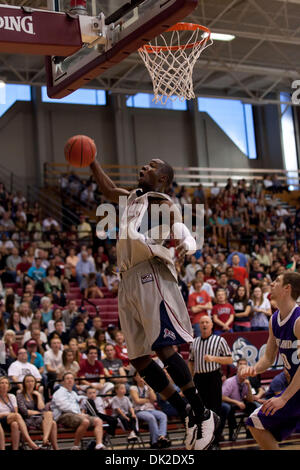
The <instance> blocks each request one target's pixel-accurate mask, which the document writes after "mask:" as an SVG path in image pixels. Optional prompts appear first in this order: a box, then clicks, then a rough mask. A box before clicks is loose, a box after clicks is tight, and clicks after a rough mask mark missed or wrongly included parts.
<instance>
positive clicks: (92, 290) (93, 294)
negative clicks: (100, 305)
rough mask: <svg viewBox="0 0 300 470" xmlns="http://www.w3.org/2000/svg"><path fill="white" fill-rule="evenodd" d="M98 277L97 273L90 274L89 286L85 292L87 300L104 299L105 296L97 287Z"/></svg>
mask: <svg viewBox="0 0 300 470" xmlns="http://www.w3.org/2000/svg"><path fill="white" fill-rule="evenodd" d="M96 280H97V276H96V273H90V274H89V275H88V278H87V286H86V289H85V290H84V298H85V299H99V298H101V299H103V297H104V294H103V292H102V291H101V290H100V289H99V287H98V286H97V285H96Z"/></svg>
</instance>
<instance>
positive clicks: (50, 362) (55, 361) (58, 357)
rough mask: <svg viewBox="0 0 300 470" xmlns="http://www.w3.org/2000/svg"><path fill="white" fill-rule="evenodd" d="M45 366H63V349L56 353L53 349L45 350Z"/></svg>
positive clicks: (55, 367)
mask: <svg viewBox="0 0 300 470" xmlns="http://www.w3.org/2000/svg"><path fill="white" fill-rule="evenodd" d="M44 363H45V366H50V367H52V369H58V368H59V367H60V366H62V351H61V350H60V351H58V353H57V354H54V352H53V351H52V349H49V350H48V351H46V352H45V355H44Z"/></svg>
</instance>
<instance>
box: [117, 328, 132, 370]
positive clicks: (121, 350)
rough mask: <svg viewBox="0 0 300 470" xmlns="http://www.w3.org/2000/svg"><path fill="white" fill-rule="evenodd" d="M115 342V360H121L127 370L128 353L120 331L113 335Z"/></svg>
mask: <svg viewBox="0 0 300 470" xmlns="http://www.w3.org/2000/svg"><path fill="white" fill-rule="evenodd" d="M115 341H116V344H115V350H116V358H117V359H121V361H122V362H123V367H124V368H125V369H129V359H128V351H127V346H126V343H125V337H124V335H123V333H122V331H117V333H116V334H115Z"/></svg>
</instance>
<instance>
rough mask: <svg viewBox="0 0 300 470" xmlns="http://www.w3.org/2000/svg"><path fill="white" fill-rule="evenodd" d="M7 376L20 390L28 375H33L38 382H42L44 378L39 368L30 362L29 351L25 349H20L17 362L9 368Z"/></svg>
mask: <svg viewBox="0 0 300 470" xmlns="http://www.w3.org/2000/svg"><path fill="white" fill-rule="evenodd" d="M7 374H8V376H9V377H10V379H11V381H12V382H14V383H15V385H16V388H18V389H21V388H22V386H21V382H22V381H23V379H24V377H25V375H26V374H32V375H33V376H34V377H35V378H36V379H37V380H38V381H41V378H42V377H41V374H40V373H39V371H38V369H37V367H35V366H34V365H33V364H31V363H30V362H28V356H27V351H26V349H25V348H20V349H19V350H18V355H17V360H16V361H14V362H13V363H12V364H11V365H10V366H9V368H8V371H7Z"/></svg>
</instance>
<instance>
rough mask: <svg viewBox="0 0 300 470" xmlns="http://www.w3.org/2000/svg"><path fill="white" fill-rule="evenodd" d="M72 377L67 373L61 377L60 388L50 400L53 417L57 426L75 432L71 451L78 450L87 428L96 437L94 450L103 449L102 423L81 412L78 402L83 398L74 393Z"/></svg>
mask: <svg viewBox="0 0 300 470" xmlns="http://www.w3.org/2000/svg"><path fill="white" fill-rule="evenodd" d="M74 383H75V382H74V376H73V374H71V373H70V372H67V373H66V374H65V375H64V377H63V382H62V386H61V387H59V389H58V390H57V391H56V392H55V393H54V395H53V398H52V410H53V417H54V419H55V421H56V422H57V423H58V424H61V425H62V426H63V427H65V428H70V429H73V430H74V431H75V438H74V445H73V446H72V448H71V450H80V442H81V439H82V438H83V437H84V435H85V433H86V431H87V430H88V428H90V427H91V428H92V429H93V432H94V435H95V437H96V447H95V449H97V450H101V449H103V448H104V446H103V444H102V437H103V428H102V421H101V420H100V419H99V418H98V417H97V418H94V417H91V416H88V415H86V414H83V413H82V412H81V407H80V402H81V401H82V399H83V397H80V396H79V395H77V393H76V392H74V390H73V387H74Z"/></svg>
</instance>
